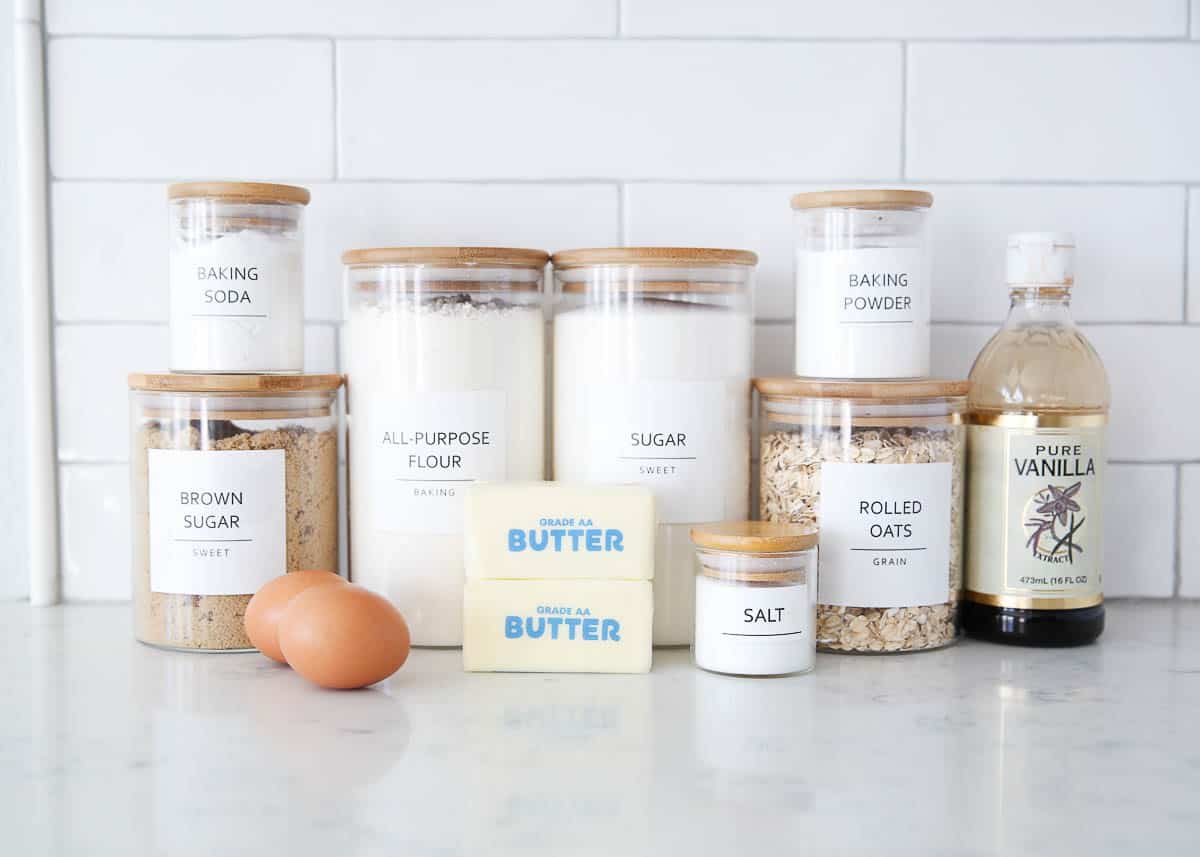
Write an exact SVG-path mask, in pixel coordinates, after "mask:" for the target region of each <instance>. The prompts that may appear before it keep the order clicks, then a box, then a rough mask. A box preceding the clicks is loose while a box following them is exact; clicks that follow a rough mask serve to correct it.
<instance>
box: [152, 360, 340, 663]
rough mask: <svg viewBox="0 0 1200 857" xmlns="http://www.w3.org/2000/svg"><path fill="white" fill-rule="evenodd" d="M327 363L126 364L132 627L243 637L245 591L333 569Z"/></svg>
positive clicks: (229, 644) (182, 643)
mask: <svg viewBox="0 0 1200 857" xmlns="http://www.w3.org/2000/svg"><path fill="white" fill-rule="evenodd" d="M341 385H342V378H341V376H340V375H145V374H134V375H130V376H129V387H130V391H131V392H130V403H131V407H132V420H131V423H130V425H131V426H132V437H131V441H132V443H131V454H130V462H131V467H130V471H131V478H132V503H131V506H132V517H133V606H134V627H135V634H136V636H137V638H138V639H139V640H141V641H142V642H144V643H151V644H153V645H156V646H162V647H165V648H172V649H201V650H206V651H242V650H247V649H251V648H253V647H252V646H251V645H250V640H249V638H248V637H247V636H246V630H245V628H244V627H243V617H244V615H245V612H246V604H247V603H249V601H250V597H251V596H252V595H253V594H254V593H255V592H257V591H258V589H259V587H260V586H262V585H263V584H264V583H266V582H267V581H268V580H271V579H272V578H274V577H278V576H279V575H281V574H283V573H284V572H290V571H300V570H303V569H323V570H327V571H335V572H336V571H337V567H338V482H337V479H338V466H337V460H338V454H337V416H336V413H335V410H334V403H335V401H336V399H337V391H338V388H339V387H341Z"/></svg>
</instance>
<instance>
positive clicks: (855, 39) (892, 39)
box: [49, 4, 1195, 47]
mask: <svg viewBox="0 0 1200 857" xmlns="http://www.w3.org/2000/svg"><path fill="white" fill-rule="evenodd" d="M623 5H624V4H620V7H623ZM620 11H621V12H623V11H624V10H623V8H621V9H620ZM622 17H623V16H622ZM618 27H619V31H623V30H625V29H626V28H625V27H624V25H623V21H622V20H621V18H619V19H618ZM49 38H50V39H53V40H59V39H78V40H83V39H88V40H92V41H163V42H167V41H170V42H254V41H289V42H321V41H325V40H328V39H331V38H332V39H337V40H339V41H343V42H462V43H473V42H500V43H506V42H507V43H513V44H519V43H527V42H563V43H570V42H605V41H608V42H615V41H634V42H685V43H686V42H715V43H723V44H740V43H751V44H761V43H768V44H799V45H804V44H813V45H824V44H895V43H896V42H898V41H901V40H903V41H907V42H908V43H909V44H918V45H927V44H928V45H947V44H949V45H953V44H969V45H1013V46H1026V45H1033V46H1039V47H1041V46H1046V47H1052V46H1055V45H1138V44H1152V45H1163V44H1168V45H1169V44H1194V43H1195V40H1194V39H1193V38H1192V37H1191V36H1190V35H1183V36H1074V37H1069V36H1049V37H1037V36H965V37H960V36H944V37H940V36H929V37H907V38H902V37H898V36H867V37H863V36H764V35H755V34H741V35H736V34H735V35H729V34H697V35H654V34H643V35H630V34H627V33H624V32H621V35H620V36H619V37H616V36H614V35H613V34H612V33H608V34H596V35H585V34H578V33H577V34H564V33H551V34H533V33H531V34H526V35H502V36H493V35H486V34H475V35H462V34H459V35H447V34H424V35H422V34H390V35H381V34H361V33H338V32H331V33H283V32H281V33H193V34H187V35H178V34H168V33H87V32H75V33H73V32H61V33H52V34H50V35H49Z"/></svg>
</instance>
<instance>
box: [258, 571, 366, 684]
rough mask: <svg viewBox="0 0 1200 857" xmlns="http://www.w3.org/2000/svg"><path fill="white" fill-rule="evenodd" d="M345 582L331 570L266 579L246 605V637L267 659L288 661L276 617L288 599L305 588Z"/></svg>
mask: <svg viewBox="0 0 1200 857" xmlns="http://www.w3.org/2000/svg"><path fill="white" fill-rule="evenodd" d="M331 583H340V584H342V585H345V583H346V581H345V580H343V579H342V578H340V577H338V576H337V575H336V574H334V573H333V572H330V571H293V572H292V573H290V574H284V575H280V576H279V577H277V578H275V579H274V580H268V581H267V582H266V583H264V584H263V585H262V587H261V588H260V589H259V590H258V592H256V593H255V594H254V597H253V598H251V599H250V603H249V604H247V605H246V636H248V637H249V638H250V642H251V643H253V644H254V648H256V649H258V650H259V651H260V652H262V653H263V654H264V655H266V656H267V657H268V658H271V659H272V660H276V661H279V662H280V663H281V664H285V663H287V661H285V660H284V659H283V652H281V651H280V650H279V619H280V617H282V616H283V611H284V610H286V609H287V606H288V604H290V603H291V600H292V599H293V598H295V597H296V596H297V595H299V594H300V593H301V592H303V591H304V590H306V589H311V588H312V587H314V586H327V585H329V584H331Z"/></svg>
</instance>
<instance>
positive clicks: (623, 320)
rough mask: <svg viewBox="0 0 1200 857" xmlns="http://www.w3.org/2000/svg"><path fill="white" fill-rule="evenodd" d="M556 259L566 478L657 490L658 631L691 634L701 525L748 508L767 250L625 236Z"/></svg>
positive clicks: (669, 635) (740, 515) (557, 467)
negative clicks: (626, 240) (757, 274)
mask: <svg viewBox="0 0 1200 857" xmlns="http://www.w3.org/2000/svg"><path fill="white" fill-rule="evenodd" d="M553 261H554V272H555V280H556V288H557V295H556V306H555V316H554V478H555V479H559V480H562V481H569V482H637V483H641V484H643V485H647V486H649V487H650V488H652V489H653V490H654V494H655V505H656V507H657V514H658V521H659V528H658V538H657V545H656V558H655V568H654V642H655V644H656V645H687V644H688V643H690V642H691V641H692V631H693V605H694V601H695V574H694V566H693V563H694V558H693V548H692V543H691V539H690V537H689V530H690V529H691V526H692V525H693V524H696V523H703V522H707V521H721V520H734V519H745V518H746V516H747V510H748V506H749V499H750V498H749V494H750V490H749V485H750V464H749V458H748V456H747V452H746V451H747V448H748V445H749V444H748V441H749V423H750V420H749V414H750V411H749V408H750V395H749V389H750V386H749V384H750V376H751V366H752V360H753V350H754V344H753V339H754V336H753V333H754V311H753V276H754V266H755V265H756V264H757V262H758V257H757V256H756V255H755V254H754V253H751V252H748V251H746V250H708V249H693V248H661V247H625V248H614V249H594V250H571V251H568V252H564V253H558V254H556V255H555V256H554V260H553Z"/></svg>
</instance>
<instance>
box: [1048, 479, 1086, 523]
mask: <svg viewBox="0 0 1200 857" xmlns="http://www.w3.org/2000/svg"><path fill="white" fill-rule="evenodd" d="M1082 484H1083V483H1082V482H1076V483H1075V484H1074V485H1072V486H1071V487H1069V488H1059V487H1058V486H1056V485H1047V486H1046V487H1047V488H1049V489H1050V499H1049V500H1047V501H1046V502H1045V503H1043V504H1042V505H1040V506H1038V513H1039V514H1048V515H1050V516H1051V517H1053V518H1058V522H1059V523H1060V524H1066V523H1067V515H1068V514H1070V513H1071V512H1078V511H1080V509H1079V504H1078V503H1076V502H1075V501H1074V500H1072V499H1071V498H1072V497H1074V496H1075V495H1076V494H1078V493H1079V488H1080V486H1081V485H1082Z"/></svg>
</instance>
